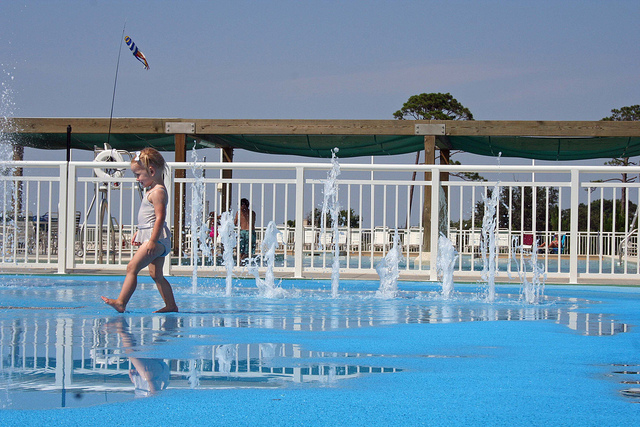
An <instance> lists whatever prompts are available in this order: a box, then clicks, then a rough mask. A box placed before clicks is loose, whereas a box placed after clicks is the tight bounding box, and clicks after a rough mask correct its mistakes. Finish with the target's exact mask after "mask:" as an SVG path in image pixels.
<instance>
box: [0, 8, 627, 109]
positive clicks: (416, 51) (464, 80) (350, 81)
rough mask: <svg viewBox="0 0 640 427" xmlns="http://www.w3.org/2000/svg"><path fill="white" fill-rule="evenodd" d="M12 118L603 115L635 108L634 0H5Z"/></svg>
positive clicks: (4, 60)
mask: <svg viewBox="0 0 640 427" xmlns="http://www.w3.org/2000/svg"><path fill="white" fill-rule="evenodd" d="M0 10H1V11H2V13H0V37H1V38H2V43H1V46H0V63H1V64H2V68H3V70H4V73H3V79H4V81H7V80H9V84H10V85H11V89H12V93H13V96H14V103H15V105H14V108H13V112H14V115H15V116H21V117H69V116H71V117H108V116H109V113H110V107H111V96H112V91H113V84H114V76H115V69H116V63H117V58H118V50H119V48H120V40H121V35H122V30H123V26H124V25H125V21H126V31H125V34H126V35H129V36H130V37H131V38H132V39H133V40H134V42H135V43H136V44H137V45H138V46H139V48H140V50H141V51H142V52H143V53H144V54H145V55H146V57H147V59H148V60H149V64H150V66H151V69H150V70H149V71H145V70H144V69H143V68H142V65H141V64H140V63H139V62H138V61H136V60H135V59H134V58H133V56H132V55H131V52H129V51H128V50H126V45H123V46H122V53H121V55H122V56H121V60H120V68H119V73H118V87H117V92H116V99H115V105H114V116H115V117H181V118H213V119H217V118H231V119H244V118H246V119H260V118H275V119H289V118H291V119H391V118H393V116H392V115H393V112H394V111H396V110H398V109H399V108H401V107H402V104H403V103H404V102H405V101H406V100H407V99H408V98H409V97H410V96H411V95H414V94H418V93H423V92H450V93H451V94H452V95H453V96H454V97H455V98H457V99H458V100H459V101H460V102H461V103H462V104H463V105H465V106H466V107H468V108H469V109H470V110H471V111H472V113H473V114H474V116H475V118H476V119H479V120H599V119H601V118H602V117H604V116H607V115H609V114H610V111H611V109H612V108H619V107H622V106H626V105H633V104H637V103H640V84H639V83H640V73H639V70H640V44H639V43H638V41H639V40H640V25H638V22H640V21H639V18H640V2H638V1H637V0H629V1H624V0H623V1H588V0H587V1H557V0H556V1H517V0H512V1H497V0H496V1H461V0H458V1H456V0H454V1H447V2H442V1H300V0H298V1H274V0H271V1H252V2H251V1H233V2H230V1H189V0H183V1H175V2H169V1H126V2H124V1H10V2H3V3H2V6H0Z"/></svg>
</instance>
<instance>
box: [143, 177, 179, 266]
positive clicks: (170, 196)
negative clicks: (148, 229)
mask: <svg viewBox="0 0 640 427" xmlns="http://www.w3.org/2000/svg"><path fill="white" fill-rule="evenodd" d="M167 170H168V172H167V174H166V175H165V180H167V179H168V180H169V182H165V183H164V184H165V185H164V187H165V188H166V190H167V199H168V201H169V205H168V207H167V217H166V218H165V223H166V224H167V226H169V227H170V224H175V222H174V221H173V217H174V215H175V213H176V208H175V203H176V200H177V199H176V198H175V197H173V192H174V190H175V188H176V187H175V185H174V182H175V179H174V172H173V168H172V167H171V166H168V165H167ZM134 185H135V184H134ZM134 232H135V231H134ZM179 232H180V230H177V231H176V229H175V226H174V230H173V233H172V236H171V237H172V238H173V242H174V243H173V245H172V249H173V250H174V251H175V250H176V248H179V247H180V246H179V245H178V244H176V243H175V242H176V237H175V234H176V233H179ZM171 252H172V251H169V255H167V259H166V261H165V263H164V265H163V266H162V274H163V275H165V276H170V275H171Z"/></svg>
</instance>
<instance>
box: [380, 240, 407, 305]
mask: <svg viewBox="0 0 640 427" xmlns="http://www.w3.org/2000/svg"><path fill="white" fill-rule="evenodd" d="M401 257H402V251H401V250H400V236H399V235H398V229H396V231H395V233H394V234H393V245H392V246H391V249H390V250H389V252H388V253H387V255H385V257H384V258H383V259H382V261H380V263H379V264H378V265H377V266H376V271H377V272H378V276H380V289H378V290H377V291H376V297H377V298H384V299H390V298H395V297H396V295H397V293H398V278H399V277H400V268H399V264H400V258H401Z"/></svg>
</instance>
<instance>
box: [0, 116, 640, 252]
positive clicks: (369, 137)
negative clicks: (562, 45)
mask: <svg viewBox="0 0 640 427" xmlns="http://www.w3.org/2000/svg"><path fill="white" fill-rule="evenodd" d="M9 121H10V122H11V126H12V129H15V130H14V131H12V132H11V133H13V134H15V135H17V138H16V140H17V144H16V152H15V156H14V158H16V159H21V158H22V154H21V148H20V147H23V146H30V147H34V148H64V147H65V145H64V144H65V141H67V140H69V141H70V142H71V145H70V146H67V148H70V147H72V148H80V149H93V147H94V145H96V143H97V142H98V141H101V142H107V140H109V141H110V145H111V146H113V147H114V148H119V149H126V150H129V151H132V150H135V149H139V148H138V147H140V148H141V147H144V146H153V147H156V148H158V149H160V150H164V151H174V153H175V161H176V162H185V161H186V158H187V157H186V153H187V150H188V148H189V141H197V142H198V143H199V145H202V146H205V147H212V148H214V147H218V148H221V149H222V150H223V152H224V155H223V159H224V161H228V162H231V161H232V160H233V149H234V148H242V149H247V150H253V151H257V152H264V153H274V154H284V153H287V154H299V155H306V156H312V157H330V151H329V150H330V148H333V147H334V146H339V147H340V155H341V157H344V153H345V150H343V147H342V146H341V144H342V145H343V146H346V147H347V148H351V151H348V150H347V151H346V153H347V157H353V156H357V155H361V156H370V155H383V154H400V153H408V152H416V151H421V150H424V151H425V164H435V156H436V149H439V150H440V162H441V163H445V164H446V163H448V162H449V151H450V150H452V149H455V150H462V151H468V152H472V153H476V154H484V155H497V154H498V153H497V151H498V150H500V152H503V154H504V152H506V156H514V157H526V158H541V159H553V160H566V159H577V158H615V157H631V156H635V155H640V122H622V121H496V120H475V121H457V120H453V121H438V120H432V121H428V120H242V119H234V120H218V119H172V118H114V119H111V120H110V119H108V118H13V119H9ZM267 140H268V141H267ZM192 144H193V142H191V145H192ZM99 145H100V146H101V145H102V144H99ZM279 150H280V151H279ZM223 173H224V174H225V176H224V177H227V178H229V177H230V173H231V171H224V172H223ZM430 175H431V174H430V173H426V174H425V179H426V180H430V179H431V176H430ZM184 176H185V171H184V170H182V171H176V177H184ZM442 179H447V177H446V176H444V177H442ZM425 188H426V190H425V191H426V192H427V194H425V200H426V201H430V200H431V197H430V191H431V189H430V188H428V187H425ZM175 194H176V195H177V194H179V192H178V191H176V192H175ZM176 197H177V196H176ZM223 198H224V196H223ZM176 202H177V203H176V205H177V206H181V205H182V203H180V201H179V200H176ZM430 216H431V208H430V206H428V205H425V209H424V212H423V221H424V223H425V224H428V223H430V219H431V218H430ZM176 218H177V215H176ZM429 241H430V239H428V238H427V239H425V242H429Z"/></svg>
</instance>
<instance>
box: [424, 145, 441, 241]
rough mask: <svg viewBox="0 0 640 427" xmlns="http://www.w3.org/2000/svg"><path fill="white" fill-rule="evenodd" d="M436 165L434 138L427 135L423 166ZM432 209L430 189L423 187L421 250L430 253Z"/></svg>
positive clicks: (428, 176)
mask: <svg viewBox="0 0 640 427" xmlns="http://www.w3.org/2000/svg"><path fill="white" fill-rule="evenodd" d="M435 163H436V137H435V136H432V135H427V136H425V137H424V164H425V165H434V164H435ZM424 180H425V181H431V172H425V173H424ZM437 209H438V207H437V206H436V211H435V215H436V219H437V216H438V211H437ZM432 216H433V209H432V206H431V187H430V186H425V187H424V208H423V210H422V229H423V230H424V231H423V232H424V235H423V239H422V250H423V251H424V252H431V217H432Z"/></svg>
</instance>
